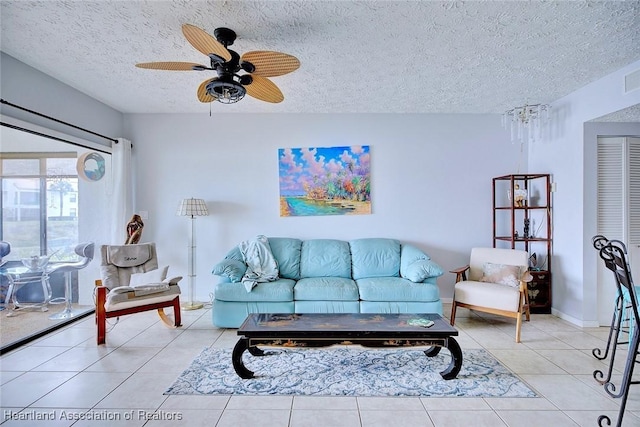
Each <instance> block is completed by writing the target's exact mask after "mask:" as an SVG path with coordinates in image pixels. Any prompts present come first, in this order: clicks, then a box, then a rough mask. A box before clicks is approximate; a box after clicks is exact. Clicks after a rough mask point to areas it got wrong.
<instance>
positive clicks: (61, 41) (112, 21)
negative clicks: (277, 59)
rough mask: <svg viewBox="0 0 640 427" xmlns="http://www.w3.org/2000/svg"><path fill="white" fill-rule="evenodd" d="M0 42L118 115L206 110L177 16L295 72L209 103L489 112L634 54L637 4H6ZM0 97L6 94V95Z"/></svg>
mask: <svg viewBox="0 0 640 427" xmlns="http://www.w3.org/2000/svg"><path fill="white" fill-rule="evenodd" d="M0 16H1V21H0V23H1V33H0V48H1V50H2V51H4V52H5V53H7V54H9V55H11V56H13V57H15V58H16V59H18V60H20V61H22V62H24V63H26V64H28V65H30V66H32V67H34V68H36V69H38V70H40V71H42V72H44V73H46V74H49V75H51V76H53V77H55V78H57V79H58V80H61V81H62V82H64V83H66V84H68V85H70V86H73V87H75V88H76V89H78V90H80V91H82V92H84V93H86V94H87V95H90V96H92V97H94V98H96V99H98V100H101V101H102V102H104V103H106V104H108V105H110V106H112V107H113V108H115V109H117V110H119V111H122V112H125V113H191V112H202V113H205V112H206V113H208V112H209V105H207V104H201V103H200V102H199V101H198V100H197V98H196V89H197V87H198V85H199V84H200V82H202V81H203V80H205V79H206V78H208V77H209V78H210V77H214V76H215V75H214V74H213V72H210V71H209V72H207V71H205V72H196V71H192V72H172V71H156V70H145V69H138V68H136V67H135V66H134V64H135V63H137V62H151V61H187V62H196V63H201V64H205V65H208V60H207V58H206V57H205V56H204V55H202V54H201V53H200V52H198V51H196V50H195V49H194V48H193V47H192V46H191V45H190V44H189V43H188V42H187V41H186V40H185V38H184V36H183V35H182V31H181V25H182V24H183V23H190V24H193V25H196V26H198V27H200V28H203V29H205V30H206V31H207V32H209V33H210V34H213V30H214V29H215V28H217V27H221V26H225V27H229V28H232V29H233V30H235V31H236V32H237V33H238V39H237V40H236V43H235V44H234V45H233V46H231V48H232V49H234V50H236V51H237V52H238V53H240V54H242V53H244V52H247V51H251V50H276V51H281V52H285V53H289V54H292V55H294V56H296V57H298V58H299V59H300V61H301V63H302V65H301V68H300V69H299V70H297V71H295V72H294V73H291V74H287V75H285V76H280V77H274V78H272V80H273V82H274V83H276V84H277V85H278V86H279V87H280V89H281V90H282V92H283V93H284V96H285V100H284V101H283V102H282V103H280V104H269V103H265V102H262V101H258V100H255V99H253V98H250V97H248V96H247V97H246V98H245V99H243V100H242V101H240V102H239V103H237V104H234V105H223V104H220V103H213V104H212V110H213V112H215V113H217V112H236V113H237V112H288V113H289V112H309V113H324V112H338V113H351V112H354V113H360V112H362V113H364V112H386V113H389V112H390V113H501V112H503V111H504V110H506V109H509V108H512V107H515V106H519V105H523V104H524V103H525V102H528V103H530V104H531V103H549V102H553V101H555V100H557V99H559V98H561V97H563V96H565V95H567V94H569V93H571V92H573V91H574V90H576V89H578V88H580V87H583V86H585V85H586V84H588V83H590V82H592V81H595V80H597V79H599V78H601V77H603V76H605V75H607V74H609V73H611V72H613V71H616V70H618V69H620V68H622V67H623V66H626V65H628V64H630V63H632V62H635V61H637V60H639V59H640V1H635V0H634V1H543V2H541V1H535V0H534V1H527V2H522V1H445V2H442V1H312V0H306V1H303V0H297V1H277V0H271V1H266V0H263V1H239V0H233V1H232V0H228V1H112V0H100V1H89V0H84V1H37V2H34V1H25V0H19V1H10V0H1V3H0ZM9 101H11V100H9Z"/></svg>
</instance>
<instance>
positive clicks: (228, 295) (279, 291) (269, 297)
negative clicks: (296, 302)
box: [214, 278, 296, 302]
mask: <svg viewBox="0 0 640 427" xmlns="http://www.w3.org/2000/svg"><path fill="white" fill-rule="evenodd" d="M295 283H296V281H295V280H292V279H282V278H281V279H278V280H274V281H273V282H264V283H258V285H257V286H256V287H255V288H253V289H252V290H251V292H247V289H246V288H245V287H244V284H242V282H236V283H218V284H217V285H216V286H215V290H214V293H215V296H216V299H217V300H219V301H236V302H238V301H244V302H251V301H268V302H280V301H293V285H294V284H295Z"/></svg>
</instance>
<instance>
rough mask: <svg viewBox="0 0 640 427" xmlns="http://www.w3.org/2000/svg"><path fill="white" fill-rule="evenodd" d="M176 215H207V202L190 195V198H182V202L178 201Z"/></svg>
mask: <svg viewBox="0 0 640 427" xmlns="http://www.w3.org/2000/svg"><path fill="white" fill-rule="evenodd" d="M176 215H179V216H191V217H194V216H207V215H209V210H208V209H207V204H206V203H205V202H204V200H202V199H194V198H193V197H192V198H190V199H183V200H182V202H180V206H179V207H178V211H177V212H176Z"/></svg>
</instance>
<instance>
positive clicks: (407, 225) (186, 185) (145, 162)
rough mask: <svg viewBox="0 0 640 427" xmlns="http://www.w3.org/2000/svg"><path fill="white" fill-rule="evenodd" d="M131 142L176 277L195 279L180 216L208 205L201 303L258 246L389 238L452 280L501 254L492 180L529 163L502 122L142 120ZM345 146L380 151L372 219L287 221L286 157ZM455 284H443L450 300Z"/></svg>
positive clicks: (471, 118)
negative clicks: (188, 205) (261, 242)
mask: <svg viewBox="0 0 640 427" xmlns="http://www.w3.org/2000/svg"><path fill="white" fill-rule="evenodd" d="M125 131H126V136H127V137H128V138H130V139H131V141H132V142H133V145H134V150H133V152H134V164H135V169H136V170H135V174H136V176H137V178H136V179H137V197H136V203H137V206H136V210H137V211H141V210H142V211H148V212H149V219H148V220H146V221H145V229H144V234H143V240H149V241H150V240H154V241H156V242H157V244H158V249H159V256H160V257H161V258H163V259H162V260H161V261H166V262H168V263H171V265H172V267H173V268H174V270H173V271H174V272H175V273H179V274H183V275H186V268H187V267H186V262H187V260H186V258H187V244H188V230H189V228H188V227H189V220H188V219H186V218H184V217H177V216H175V211H176V209H177V207H178V204H179V202H180V200H181V199H182V198H185V197H197V198H203V199H205V200H206V201H207V203H208V206H209V210H210V212H211V216H209V217H201V218H198V219H197V220H196V221H197V238H198V243H197V261H198V262H197V275H198V286H197V292H198V297H199V299H201V300H208V298H209V293H210V292H211V291H212V288H213V283H214V280H215V278H214V277H212V276H211V274H210V272H211V268H212V267H213V265H214V264H215V263H216V262H218V261H219V260H221V259H222V258H223V257H224V255H225V254H226V252H227V251H228V250H229V249H231V248H232V247H233V246H234V245H236V244H238V243H239V242H240V241H242V240H246V239H249V238H252V237H254V236H255V235H257V234H265V235H267V236H289V237H297V238H301V239H310V238H336V239H354V238H360V237H390V238H396V239H399V240H401V241H403V242H411V243H414V244H416V245H418V246H420V247H421V248H423V249H424V250H426V251H427V252H428V253H429V254H430V255H431V257H432V258H433V259H434V260H435V261H437V262H438V263H440V264H441V265H442V266H443V267H444V269H445V270H447V271H448V270H449V269H451V268H454V267H459V266H461V265H464V264H466V263H467V262H468V255H469V249H470V248H471V247H472V246H484V245H486V246H490V245H491V244H492V241H491V230H492V211H491V178H492V177H494V176H498V175H504V174H508V173H514V172H516V171H517V168H518V161H519V158H520V147H519V146H518V145H513V144H511V142H509V141H508V135H507V132H505V131H504V130H503V129H502V128H501V126H500V116H499V115H408V114H403V115H395V114H342V115H332V114H287V115H278V114H248V115H245V114H243V115H231V114H218V115H215V116H213V117H209V115H207V114H202V115H138V114H136V115H126V116H125ZM343 145H369V146H370V147H371V174H372V184H371V192H372V212H373V213H372V214H371V215H350V216H317V217H288V218H281V217H280V216H279V215H280V213H279V188H278V153H277V150H278V149H279V148H286V147H327V146H343ZM524 161H525V162H526V159H525V160H524ZM521 172H523V170H521ZM454 278H455V277H454V276H453V274H450V273H446V274H445V275H444V276H443V277H442V278H441V279H440V280H439V284H440V287H441V289H442V295H443V297H445V298H447V297H449V298H450V297H451V294H452V292H451V285H452V283H453V281H454Z"/></svg>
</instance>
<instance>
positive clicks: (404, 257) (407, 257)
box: [400, 245, 431, 277]
mask: <svg viewBox="0 0 640 427" xmlns="http://www.w3.org/2000/svg"><path fill="white" fill-rule="evenodd" d="M423 259H431V258H430V257H429V255H427V254H426V253H424V252H423V251H422V249H419V248H417V247H415V246H413V245H402V248H401V249H400V276H402V277H405V273H404V271H405V269H406V268H407V267H408V266H409V265H411V264H413V263H414V262H416V261H419V260H423Z"/></svg>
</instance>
